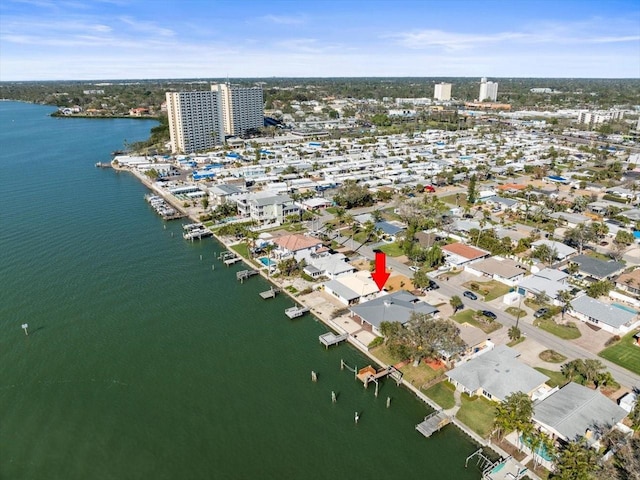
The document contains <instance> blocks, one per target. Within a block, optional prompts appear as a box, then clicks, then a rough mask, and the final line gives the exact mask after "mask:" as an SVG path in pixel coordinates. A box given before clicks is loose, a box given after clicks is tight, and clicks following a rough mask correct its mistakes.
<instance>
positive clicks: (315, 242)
mask: <svg viewBox="0 0 640 480" xmlns="http://www.w3.org/2000/svg"><path fill="white" fill-rule="evenodd" d="M272 242H273V243H274V244H275V245H276V249H275V250H274V251H273V256H274V257H275V258H279V259H285V258H287V257H291V256H293V258H295V259H296V261H297V262H299V261H300V260H302V259H305V261H306V262H307V263H309V261H310V258H311V256H312V255H313V254H317V253H319V252H321V251H326V247H325V246H324V245H323V244H322V240H320V239H319V238H315V237H310V236H307V235H299V234H291V235H282V236H280V237H276V238H274V239H273V240H272Z"/></svg>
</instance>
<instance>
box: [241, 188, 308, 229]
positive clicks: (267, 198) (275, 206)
mask: <svg viewBox="0 0 640 480" xmlns="http://www.w3.org/2000/svg"><path fill="white" fill-rule="evenodd" d="M234 200H235V201H236V203H237V204H238V213H239V214H240V215H241V216H243V217H249V218H251V220H254V221H256V222H258V223H259V224H260V225H280V224H282V223H284V221H285V219H286V218H287V217H288V216H289V215H299V214H300V208H299V207H298V206H297V205H296V204H295V203H294V202H293V200H292V199H291V197H289V195H278V194H274V193H271V192H252V193H247V194H245V195H241V196H239V197H237V198H235V199H234Z"/></svg>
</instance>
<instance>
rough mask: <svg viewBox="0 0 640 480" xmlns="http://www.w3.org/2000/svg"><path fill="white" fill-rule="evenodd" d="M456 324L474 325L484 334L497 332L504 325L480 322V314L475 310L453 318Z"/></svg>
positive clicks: (457, 314) (494, 322)
mask: <svg viewBox="0 0 640 480" xmlns="http://www.w3.org/2000/svg"><path fill="white" fill-rule="evenodd" d="M451 318H453V319H454V320H455V321H456V322H458V323H468V324H469V325H473V326H474V327H478V328H479V329H480V330H482V331H483V332H484V333H491V332H495V331H496V330H499V329H500V328H502V324H501V323H500V322H496V321H495V320H494V321H493V322H487V321H483V320H479V318H480V316H479V315H478V312H476V311H475V310H462V311H460V312H458V313H456V314H455V315H454V316H452V317H451Z"/></svg>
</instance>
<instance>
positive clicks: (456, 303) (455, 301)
mask: <svg viewBox="0 0 640 480" xmlns="http://www.w3.org/2000/svg"><path fill="white" fill-rule="evenodd" d="M449 304H451V306H452V307H453V313H456V312H457V311H458V310H460V309H461V308H462V307H463V306H464V304H463V303H462V299H461V298H460V297H459V296H458V295H454V296H453V297H451V299H450V300H449Z"/></svg>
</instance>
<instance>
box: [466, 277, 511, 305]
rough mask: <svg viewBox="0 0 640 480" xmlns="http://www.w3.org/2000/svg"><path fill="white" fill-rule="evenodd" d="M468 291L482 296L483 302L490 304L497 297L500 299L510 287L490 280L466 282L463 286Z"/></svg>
mask: <svg viewBox="0 0 640 480" xmlns="http://www.w3.org/2000/svg"><path fill="white" fill-rule="evenodd" d="M464 286H465V287H467V288H468V289H469V290H472V291H474V292H476V293H478V294H480V295H483V296H484V301H485V302H490V301H491V300H495V299H496V298H498V297H501V296H502V295H504V294H505V293H509V290H511V287H509V286H508V285H505V284H504V283H500V282H497V281H495V280H491V281H489V282H467V283H465V284H464Z"/></svg>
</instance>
